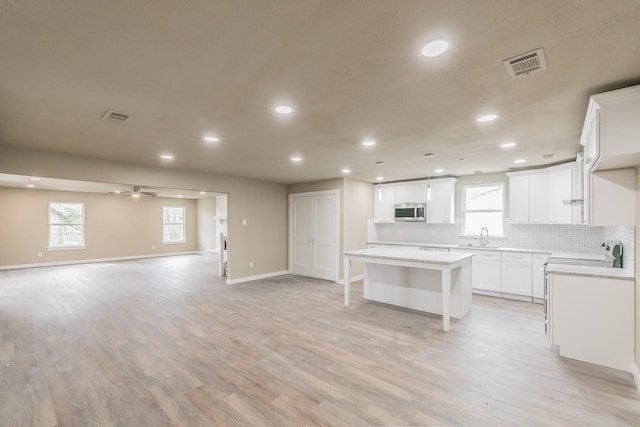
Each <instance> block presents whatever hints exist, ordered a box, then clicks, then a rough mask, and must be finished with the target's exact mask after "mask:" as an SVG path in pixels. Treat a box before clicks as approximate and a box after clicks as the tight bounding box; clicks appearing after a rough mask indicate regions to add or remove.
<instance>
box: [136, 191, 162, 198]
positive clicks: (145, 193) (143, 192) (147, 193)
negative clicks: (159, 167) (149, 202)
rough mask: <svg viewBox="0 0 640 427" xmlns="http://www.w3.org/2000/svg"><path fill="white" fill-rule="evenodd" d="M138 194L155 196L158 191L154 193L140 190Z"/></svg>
mask: <svg viewBox="0 0 640 427" xmlns="http://www.w3.org/2000/svg"><path fill="white" fill-rule="evenodd" d="M140 194H144V195H145V196H152V197H155V196H157V195H158V193H154V192H152V191H140Z"/></svg>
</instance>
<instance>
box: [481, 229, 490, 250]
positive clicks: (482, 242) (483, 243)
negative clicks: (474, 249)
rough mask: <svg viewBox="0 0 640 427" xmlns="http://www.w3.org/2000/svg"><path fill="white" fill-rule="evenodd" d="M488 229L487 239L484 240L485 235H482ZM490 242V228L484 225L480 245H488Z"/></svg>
mask: <svg viewBox="0 0 640 427" xmlns="http://www.w3.org/2000/svg"><path fill="white" fill-rule="evenodd" d="M484 231H486V232H487V241H486V242H485V241H484V236H483V235H482V233H483V232H484ZM488 244H489V229H488V228H487V227H482V230H480V246H487V245H488Z"/></svg>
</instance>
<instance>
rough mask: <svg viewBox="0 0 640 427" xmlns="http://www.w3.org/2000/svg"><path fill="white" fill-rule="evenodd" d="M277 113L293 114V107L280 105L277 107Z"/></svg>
mask: <svg viewBox="0 0 640 427" xmlns="http://www.w3.org/2000/svg"><path fill="white" fill-rule="evenodd" d="M276 113H278V114H291V113H293V108H291V107H290V106H288V105H278V106H277V107H276Z"/></svg>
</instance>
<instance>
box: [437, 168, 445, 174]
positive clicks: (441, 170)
mask: <svg viewBox="0 0 640 427" xmlns="http://www.w3.org/2000/svg"><path fill="white" fill-rule="evenodd" d="M442 172H444V169H436V173H442Z"/></svg>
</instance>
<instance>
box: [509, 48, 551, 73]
mask: <svg viewBox="0 0 640 427" xmlns="http://www.w3.org/2000/svg"><path fill="white" fill-rule="evenodd" d="M502 63H503V64H504V68H506V69H507V73H509V76H511V78H512V79H515V78H516V77H520V76H525V75H527V74H529V73H533V72H535V71H540V70H546V69H547V61H545V59H544V51H543V50H542V48H540V49H536V50H533V51H531V52H527V53H523V54H521V55H517V56H514V57H513V58H509V59H505V60H504V61H502Z"/></svg>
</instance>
